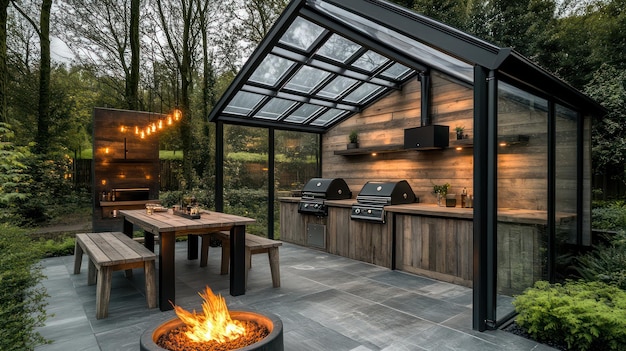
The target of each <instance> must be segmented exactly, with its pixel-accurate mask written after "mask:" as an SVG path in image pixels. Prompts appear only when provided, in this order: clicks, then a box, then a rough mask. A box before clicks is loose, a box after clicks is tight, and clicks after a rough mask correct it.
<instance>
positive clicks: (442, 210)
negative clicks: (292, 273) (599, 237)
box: [279, 197, 575, 225]
mask: <svg viewBox="0 0 626 351" xmlns="http://www.w3.org/2000/svg"><path fill="white" fill-rule="evenodd" d="M279 201H281V202H287V203H298V202H299V201H300V197H281V198H279ZM356 202H357V201H356V199H347V200H326V201H325V203H326V205H327V206H328V207H345V208H350V207H352V205H353V204H355V203H356ZM385 211H387V212H393V213H403V214H409V215H417V216H432V217H446V218H457V219H469V220H471V219H473V218H474V209H473V208H462V207H458V206H457V207H445V206H438V205H436V204H430V203H412V204H404V205H389V206H385ZM547 216H548V213H547V211H538V210H521V209H500V210H499V211H498V221H500V222H506V223H519V224H531V225H532V224H539V225H546V224H547ZM556 216H557V218H556V223H557V224H565V223H567V222H569V221H570V220H573V219H574V218H575V214H574V213H557V214H556Z"/></svg>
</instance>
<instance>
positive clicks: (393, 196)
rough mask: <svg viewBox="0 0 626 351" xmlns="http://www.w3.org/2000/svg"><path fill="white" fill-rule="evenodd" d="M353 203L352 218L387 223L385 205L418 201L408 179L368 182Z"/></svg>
mask: <svg viewBox="0 0 626 351" xmlns="http://www.w3.org/2000/svg"><path fill="white" fill-rule="evenodd" d="M356 200H357V203H356V204H354V205H352V213H351V215H350V218H351V219H358V220H365V221H371V222H378V223H385V206H387V205H400V204H410V203H412V202H416V198H415V193H413V190H412V189H411V186H410V185H409V183H407V181H406V180H401V181H399V182H367V183H365V185H364V186H363V188H362V189H361V191H360V192H359V195H357V197H356Z"/></svg>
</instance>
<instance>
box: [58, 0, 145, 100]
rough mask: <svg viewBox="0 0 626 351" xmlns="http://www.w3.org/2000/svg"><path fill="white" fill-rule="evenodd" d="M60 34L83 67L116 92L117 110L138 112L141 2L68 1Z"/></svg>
mask: <svg viewBox="0 0 626 351" xmlns="http://www.w3.org/2000/svg"><path fill="white" fill-rule="evenodd" d="M59 8H60V10H61V11H60V12H62V13H64V14H65V15H64V16H63V17H62V18H60V23H61V25H62V26H63V27H64V31H62V32H61V33H60V35H61V36H62V38H63V39H64V40H65V41H66V42H67V43H68V45H69V47H70V48H71V49H72V51H73V53H74V55H75V56H76V57H77V60H78V61H79V62H80V64H81V65H82V66H85V67H91V68H92V69H94V70H96V71H97V73H98V74H99V75H100V76H101V81H102V82H103V83H105V84H107V85H108V86H109V87H110V88H112V89H113V90H114V91H115V92H116V96H115V97H116V99H117V100H116V103H115V104H114V106H115V107H120V108H128V109H131V110H135V109H138V108H139V107H140V105H141V102H140V101H139V100H140V99H139V92H138V89H139V81H140V60H139V55H140V44H141V42H140V37H141V35H140V28H139V19H140V16H141V10H142V7H141V0H131V1H130V6H129V1H125V0H100V1H82V0H65V1H63V2H61V3H59Z"/></svg>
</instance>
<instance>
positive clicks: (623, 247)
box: [576, 230, 626, 290]
mask: <svg viewBox="0 0 626 351" xmlns="http://www.w3.org/2000/svg"><path fill="white" fill-rule="evenodd" d="M576 270H577V271H578V273H579V274H580V276H581V277H582V278H583V279H585V280H587V281H601V282H605V283H607V284H613V285H616V286H618V287H620V288H621V289H624V290H626V232H624V231H623V230H622V231H619V232H617V233H616V234H615V235H613V236H612V237H611V238H610V240H609V243H608V245H598V246H597V247H594V249H593V251H591V252H589V253H586V254H584V255H582V256H580V257H578V258H577V259H576Z"/></svg>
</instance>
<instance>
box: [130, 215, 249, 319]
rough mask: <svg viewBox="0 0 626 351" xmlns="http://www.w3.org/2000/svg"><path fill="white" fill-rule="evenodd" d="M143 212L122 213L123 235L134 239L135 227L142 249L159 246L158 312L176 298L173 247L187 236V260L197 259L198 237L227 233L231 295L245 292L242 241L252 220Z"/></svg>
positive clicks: (236, 217) (234, 216) (165, 308)
mask: <svg viewBox="0 0 626 351" xmlns="http://www.w3.org/2000/svg"><path fill="white" fill-rule="evenodd" d="M170 212H171V211H169V212H166V211H163V212H153V213H152V214H148V213H147V211H146V210H121V211H119V215H120V216H123V217H124V233H125V234H126V235H128V236H130V237H132V236H133V230H134V227H135V226H137V227H139V228H141V229H143V231H144V246H145V247H146V248H148V249H149V250H151V251H152V252H154V238H155V235H156V236H158V242H159V254H158V257H159V260H158V261H159V262H158V267H159V269H158V279H159V308H160V309H161V311H168V310H171V309H172V308H173V306H172V305H173V304H175V298H176V289H175V282H174V279H175V276H176V275H175V267H174V246H175V243H176V237H177V236H184V235H187V238H188V240H189V243H188V251H187V258H188V259H196V258H197V257H198V235H201V234H210V233H214V232H220V231H230V294H231V295H232V296H239V295H243V294H245V291H246V281H245V279H246V271H245V270H246V267H245V240H246V225H248V224H252V223H255V222H256V220H255V219H252V218H247V217H242V216H237V215H232V214H226V213H221V212H213V211H206V210H201V211H200V218H197V219H190V218H186V217H183V216H180V215H177V214H173V213H170Z"/></svg>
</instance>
